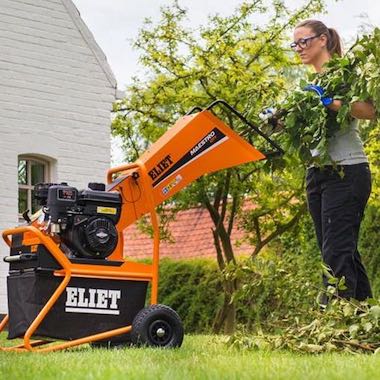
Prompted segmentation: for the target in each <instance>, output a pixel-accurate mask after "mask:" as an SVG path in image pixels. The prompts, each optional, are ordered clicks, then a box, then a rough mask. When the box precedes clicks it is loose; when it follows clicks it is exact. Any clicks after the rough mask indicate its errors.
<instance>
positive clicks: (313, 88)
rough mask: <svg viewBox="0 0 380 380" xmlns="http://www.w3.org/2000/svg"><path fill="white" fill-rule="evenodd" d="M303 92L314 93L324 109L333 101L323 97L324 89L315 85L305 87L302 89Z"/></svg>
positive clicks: (328, 97) (330, 98)
mask: <svg viewBox="0 0 380 380" xmlns="http://www.w3.org/2000/svg"><path fill="white" fill-rule="evenodd" d="M304 91H314V92H315V93H316V94H317V95H318V96H319V97H320V98H321V102H322V104H323V105H324V106H325V107H326V106H329V105H330V104H331V103H332V102H333V101H334V99H333V98H332V97H330V96H323V95H324V93H325V89H324V88H323V87H321V86H317V85H316V84H309V85H307V86H306V87H305V88H304Z"/></svg>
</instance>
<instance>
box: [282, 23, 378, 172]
mask: <svg viewBox="0 0 380 380" xmlns="http://www.w3.org/2000/svg"><path fill="white" fill-rule="evenodd" d="M379 79H380V29H379V28H375V29H374V31H373V33H372V34H371V35H365V36H363V37H362V38H360V39H358V40H357V41H356V43H355V44H354V45H353V46H352V47H351V49H350V50H349V51H348V52H347V53H346V54H345V55H344V56H343V57H337V56H335V57H333V58H332V59H331V60H330V61H329V62H328V63H327V64H326V69H325V70H324V71H323V72H322V73H315V74H310V75H309V78H308V82H305V81H304V80H303V81H301V82H300V85H299V88H298V89H296V90H294V91H293V92H292V93H291V94H290V96H288V97H287V100H286V102H285V104H283V106H282V108H284V109H285V110H286V117H285V119H284V122H285V130H286V132H287V135H288V138H287V151H288V152H292V151H296V152H297V153H298V154H299V156H300V158H301V160H302V161H303V162H305V163H307V164H310V163H311V162H314V164H319V165H320V164H326V163H331V158H330V157H329V156H328V138H329V137H331V136H333V135H334V134H335V133H336V132H337V131H344V130H345V129H346V128H347V127H348V126H349V124H350V123H351V122H352V120H353V119H352V117H351V115H350V109H351V104H352V103H353V102H356V101H368V100H371V101H372V102H373V104H374V106H375V108H376V109H377V111H379V110H380V86H379ZM308 83H314V84H317V85H319V86H322V87H323V88H324V89H325V90H326V93H325V95H326V96H333V97H334V99H340V100H342V102H343V106H342V107H341V108H340V109H339V111H338V112H337V113H335V112H333V111H330V110H328V109H327V108H326V107H324V106H323V105H322V104H321V102H320V101H319V96H318V95H316V94H315V93H314V92H309V91H303V88H304V87H305V86H306V85H307V84H308ZM311 149H317V150H318V151H319V153H320V155H319V156H318V157H317V158H313V157H312V156H311V152H310V150H311Z"/></svg>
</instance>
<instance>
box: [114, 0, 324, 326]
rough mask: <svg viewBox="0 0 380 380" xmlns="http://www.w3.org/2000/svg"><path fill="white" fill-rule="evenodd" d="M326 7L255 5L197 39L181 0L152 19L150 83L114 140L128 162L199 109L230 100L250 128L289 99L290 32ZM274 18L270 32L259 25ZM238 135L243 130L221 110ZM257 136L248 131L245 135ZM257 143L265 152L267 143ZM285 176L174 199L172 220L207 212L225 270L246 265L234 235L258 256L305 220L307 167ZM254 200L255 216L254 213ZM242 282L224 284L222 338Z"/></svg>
mask: <svg viewBox="0 0 380 380" xmlns="http://www.w3.org/2000/svg"><path fill="white" fill-rule="evenodd" d="M323 8H324V2H323V1H322V0H309V1H308V2H307V4H305V5H304V6H303V7H302V8H300V9H298V10H297V11H293V12H291V11H289V10H288V9H287V8H286V7H285V5H284V2H283V1H282V0H274V1H264V0H251V1H245V2H243V3H242V4H241V6H239V7H238V8H237V9H236V11H235V12H234V14H233V15H231V16H229V17H221V16H218V15H216V16H212V17H210V18H209V22H208V24H207V26H202V27H200V29H199V31H195V32H192V31H190V30H189V29H187V28H186V27H185V26H184V25H183V24H184V21H185V20H186V14H187V13H186V10H185V9H183V8H182V7H180V5H179V4H178V2H177V1H174V2H173V4H172V5H171V6H169V7H165V8H162V10H161V12H162V13H161V20H160V22H159V23H158V24H156V25H153V24H152V22H151V21H149V20H147V21H146V24H145V26H144V28H143V29H142V30H141V31H140V34H139V36H138V38H137V40H136V42H135V47H136V48H137V49H139V50H140V52H141V57H140V62H141V64H142V65H144V66H145V67H146V68H147V73H146V79H145V80H141V79H138V78H134V82H133V84H132V85H131V86H130V87H128V89H127V95H126V98H125V99H124V100H123V101H121V102H120V103H117V104H116V106H115V111H116V112H117V117H116V118H115V120H114V122H113V132H114V134H116V135H119V136H121V137H122V138H123V141H124V146H125V151H126V155H127V159H128V160H131V161H132V160H134V159H135V158H136V157H138V156H139V155H140V153H141V152H142V151H144V150H145V149H146V148H147V147H148V146H149V144H151V143H152V142H153V141H155V140H156V139H157V138H158V137H159V136H161V135H162V134H163V133H164V132H165V131H166V130H167V129H168V128H169V127H170V126H171V125H172V124H173V123H174V122H175V121H176V119H178V117H179V116H182V115H184V114H185V113H186V112H187V111H188V110H189V109H190V108H192V107H193V106H194V105H201V106H205V105H207V104H209V103H210V102H212V101H214V100H216V99H224V100H226V101H227V102H228V103H230V104H231V105H232V106H233V107H235V108H236V109H238V110H239V111H240V112H242V113H243V114H244V115H245V116H246V117H247V118H248V119H252V120H253V121H254V122H256V123H257V122H258V120H257V116H256V115H258V114H259V112H260V111H261V110H262V109H263V108H265V107H267V106H268V105H271V104H275V103H277V102H279V101H280V100H281V96H282V94H283V93H284V89H285V88H286V86H287V79H286V78H289V75H290V73H291V72H292V69H293V68H294V65H295V62H294V58H293V55H292V54H290V52H289V50H287V49H284V45H285V44H287V43H288V39H287V33H288V32H289V30H290V29H291V28H293V27H294V25H295V24H296V23H297V22H299V21H300V20H302V19H304V18H306V17H308V16H309V15H311V14H313V13H317V12H320V11H322V10H323ZM258 19H266V20H267V22H266V23H264V24H263V25H258V24H257V23H256V20H258ZM218 116H220V117H221V118H223V119H224V120H225V121H226V122H227V124H229V125H230V126H231V127H232V128H235V130H238V131H242V130H243V127H242V125H241V124H240V123H239V122H237V121H236V120H235V119H234V118H233V117H232V115H231V114H228V113H226V112H224V111H223V110H220V111H219V112H218ZM244 132H247V130H244ZM254 141H255V143H257V144H260V142H259V141H257V142H256V140H254ZM287 164H288V165H286V166H283V167H282V170H281V171H277V172H276V171H273V170H272V169H273V165H271V163H269V162H267V163H255V164H247V165H244V166H243V167H240V168H238V169H236V168H233V169H229V170H226V171H223V172H219V173H215V174H212V175H208V176H207V177H203V178H201V179H199V180H198V181H196V182H194V183H193V184H191V185H190V186H189V187H188V188H187V189H186V190H185V191H183V192H181V193H180V194H178V195H177V196H176V197H175V199H173V198H172V199H171V200H170V201H171V207H170V211H171V212H176V211H178V210H180V209H186V208H189V207H192V206H194V205H199V204H201V205H202V206H204V207H206V208H207V210H208V211H209V213H210V216H211V218H212V220H213V223H214V228H213V236H214V244H215V250H216V256H217V261H218V264H219V268H220V270H221V271H223V270H224V268H225V267H226V266H227V265H230V264H234V263H236V258H235V255H234V248H233V246H232V244H231V232H232V228H233V226H234V225H235V224H236V223H240V224H241V225H243V227H245V228H246V229H247V231H248V232H249V239H250V240H251V242H252V243H253V244H254V245H255V249H254V251H253V252H251V255H252V256H254V255H257V254H258V253H259V252H260V251H261V250H262V249H263V247H264V246H265V245H266V244H268V243H269V242H270V241H272V240H273V239H275V238H276V237H278V236H279V235H280V234H281V233H283V232H284V231H286V230H287V229H289V228H291V227H292V226H293V225H294V224H295V223H296V222H297V220H298V219H299V218H300V216H301V215H302V214H303V213H304V211H305V201H304V198H303V195H302V194H303V172H304V171H303V168H302V165H301V163H300V162H299V161H297V160H296V159H295V158H293V157H290V156H289V157H287ZM243 200H244V201H247V200H248V201H250V202H251V204H252V205H254V207H253V209H251V210H246V209H244V208H243V207H242V206H243V203H244V202H243ZM237 286H238V283H237V281H235V280H229V279H228V278H225V280H224V291H225V302H224V306H223V308H222V310H221V312H220V315H218V316H217V318H216V321H215V331H220V330H221V329H222V328H223V327H224V331H225V332H227V333H228V332H231V331H233V329H234V326H235V314H236V310H235V305H234V303H233V302H232V295H233V293H234V291H235V290H236V288H237Z"/></svg>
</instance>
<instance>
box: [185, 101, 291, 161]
mask: <svg viewBox="0 0 380 380" xmlns="http://www.w3.org/2000/svg"><path fill="white" fill-rule="evenodd" d="M220 104H221V105H223V106H225V107H226V108H227V109H228V110H229V111H231V112H232V113H233V114H234V115H236V116H237V117H238V118H239V119H240V120H241V121H243V123H244V124H246V125H248V126H249V127H250V128H252V129H253V130H254V131H255V132H256V133H257V134H258V135H260V136H261V137H263V138H264V139H265V140H266V141H267V142H268V143H269V144H270V145H271V146H272V147H273V148H274V149H275V151H271V152H263V154H264V155H265V156H266V157H267V158H269V157H275V156H279V155H282V154H284V150H283V149H282V148H281V147H280V146H279V145H278V144H277V143H276V142H275V141H273V140H272V139H271V138H270V137H269V136H268V135H266V134H265V133H264V132H262V131H261V130H260V129H259V128H258V127H257V126H256V125H254V124H252V123H251V122H250V121H249V120H248V119H247V118H246V117H245V116H243V115H242V114H241V113H240V112H239V111H238V110H236V109H235V108H234V107H232V106H231V105H230V104H228V103H227V102H226V101H225V100H223V99H218V100H215V101H214V102H212V103H211V104H210V105H208V106H207V107H206V108H205V109H206V110H207V111H210V110H212V109H213V108H214V107H215V106H217V105H220ZM200 111H202V108H201V107H198V106H196V107H194V108H192V109H191V110H190V111H189V112H188V113H187V114H186V115H191V114H192V113H194V112H200Z"/></svg>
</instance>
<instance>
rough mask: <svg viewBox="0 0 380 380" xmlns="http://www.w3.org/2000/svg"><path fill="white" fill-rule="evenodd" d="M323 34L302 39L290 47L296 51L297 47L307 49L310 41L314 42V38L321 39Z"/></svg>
mask: <svg viewBox="0 0 380 380" xmlns="http://www.w3.org/2000/svg"><path fill="white" fill-rule="evenodd" d="M320 35H321V34H317V35H315V36H311V37H306V38H300V39H299V40H298V41H294V42H292V43H291V44H290V47H291V48H292V49H293V50H295V48H296V47H297V45H298V46H299V47H300V48H301V49H305V48H307V47H308V46H309V41H311V40H313V39H314V38H317V37H319V36H320Z"/></svg>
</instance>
